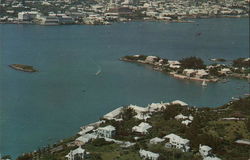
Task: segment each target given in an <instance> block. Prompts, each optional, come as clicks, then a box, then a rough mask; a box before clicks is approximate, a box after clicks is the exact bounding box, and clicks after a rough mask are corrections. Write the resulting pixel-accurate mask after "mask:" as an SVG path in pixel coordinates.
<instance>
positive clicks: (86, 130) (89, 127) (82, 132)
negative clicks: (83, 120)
mask: <svg viewBox="0 0 250 160" xmlns="http://www.w3.org/2000/svg"><path fill="white" fill-rule="evenodd" d="M81 129H82V130H81V131H80V132H78V134H80V135H83V134H85V133H87V132H89V131H92V130H93V129H94V126H86V127H82V128H81Z"/></svg>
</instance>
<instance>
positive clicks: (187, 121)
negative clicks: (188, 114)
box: [181, 119, 192, 126]
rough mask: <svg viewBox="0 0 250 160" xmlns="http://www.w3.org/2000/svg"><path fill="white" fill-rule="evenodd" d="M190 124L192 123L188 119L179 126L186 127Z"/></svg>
mask: <svg viewBox="0 0 250 160" xmlns="http://www.w3.org/2000/svg"><path fill="white" fill-rule="evenodd" d="M190 123H192V121H190V120H188V119H187V120H184V121H182V122H181V124H185V125H186V126H188V125H189V124H190Z"/></svg>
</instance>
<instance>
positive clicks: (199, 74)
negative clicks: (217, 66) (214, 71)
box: [195, 69, 209, 78]
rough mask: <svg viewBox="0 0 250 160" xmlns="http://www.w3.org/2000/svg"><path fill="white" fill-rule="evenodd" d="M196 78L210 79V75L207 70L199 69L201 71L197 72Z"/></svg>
mask: <svg viewBox="0 0 250 160" xmlns="http://www.w3.org/2000/svg"><path fill="white" fill-rule="evenodd" d="M195 76H196V77H197V78H208V76H209V74H208V72H207V71H206V70H204V69H199V70H196V73H195Z"/></svg>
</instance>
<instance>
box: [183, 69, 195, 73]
mask: <svg viewBox="0 0 250 160" xmlns="http://www.w3.org/2000/svg"><path fill="white" fill-rule="evenodd" d="M183 71H184V72H187V73H193V72H195V70H194V69H184V70H183Z"/></svg>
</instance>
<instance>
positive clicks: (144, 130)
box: [132, 122, 152, 134]
mask: <svg viewBox="0 0 250 160" xmlns="http://www.w3.org/2000/svg"><path fill="white" fill-rule="evenodd" d="M151 127H152V126H151V125H149V124H148V123H145V122H141V123H140V124H139V125H138V126H134V127H133V128H132V131H133V132H138V133H142V134H146V133H148V129H149V128H151Z"/></svg>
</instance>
